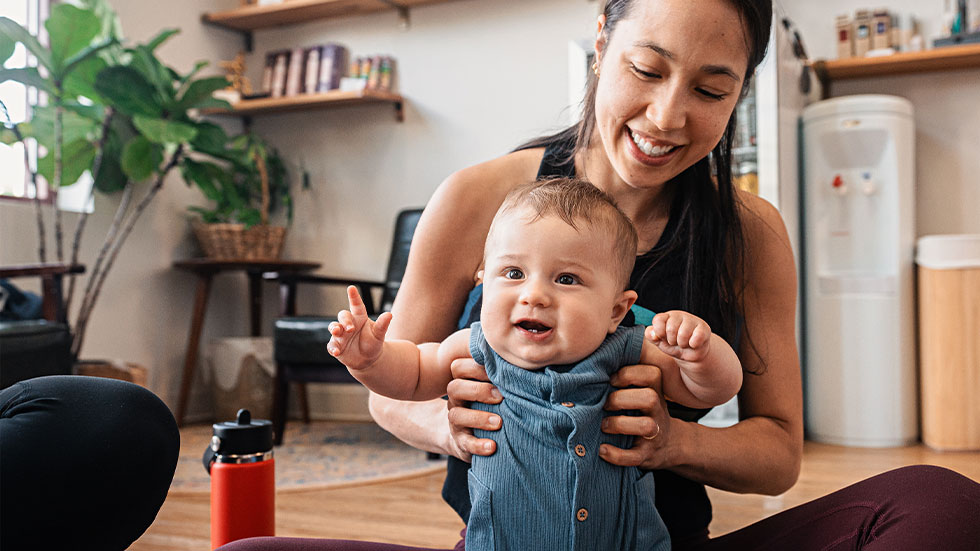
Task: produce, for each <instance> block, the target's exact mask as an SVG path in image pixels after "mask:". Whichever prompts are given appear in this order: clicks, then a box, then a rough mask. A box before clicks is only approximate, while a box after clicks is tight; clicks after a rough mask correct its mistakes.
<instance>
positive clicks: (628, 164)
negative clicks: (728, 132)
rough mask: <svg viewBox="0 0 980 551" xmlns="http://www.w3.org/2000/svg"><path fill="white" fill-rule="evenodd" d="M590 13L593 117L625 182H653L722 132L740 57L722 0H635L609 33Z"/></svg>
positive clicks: (742, 43) (733, 22) (742, 50)
mask: <svg viewBox="0 0 980 551" xmlns="http://www.w3.org/2000/svg"><path fill="white" fill-rule="evenodd" d="M603 25H604V19H603V18H602V17H600V20H599V38H598V39H597V40H596V52H599V81H598V88H597V90H596V105H595V113H596V126H597V130H598V132H599V136H600V138H601V143H602V147H603V148H604V150H605V153H606V155H607V157H608V158H609V160H610V163H611V164H612V167H613V169H614V170H615V171H616V173H617V174H618V175H619V177H620V178H622V179H623V180H624V181H625V182H626V183H627V184H628V185H630V186H632V187H650V186H656V185H660V184H662V183H664V182H666V181H668V180H670V179H671V178H673V177H674V176H676V175H678V174H680V173H681V172H683V171H684V170H685V169H687V168H688V167H690V166H691V165H693V164H694V163H695V162H697V161H698V160H700V159H702V158H703V157H705V156H706V155H708V153H710V152H711V150H712V149H713V148H714V147H715V145H717V144H718V142H719V141H720V140H721V137H722V134H724V131H725V126H726V125H727V124H728V120H729V117H730V116H731V113H732V110H733V109H734V108H735V103H736V102H737V101H738V96H739V92H740V91H741V87H742V78H743V76H744V73H745V68H746V64H747V63H748V52H747V42H746V39H745V33H744V30H743V27H742V25H741V22H740V19H739V15H738V13H737V12H736V11H735V9H734V8H733V7H732V6H731V5H730V4H729V2H728V1H727V0H698V1H697V2H691V1H690V0H637V1H636V2H635V3H634V6H633V8H632V13H631V14H630V15H629V16H628V17H627V18H624V19H622V20H620V21H619V22H618V24H617V25H616V26H615V29H614V30H613V34H612V35H611V36H609V35H608V33H607V34H606V35H605V36H604V35H603V32H604V30H603Z"/></svg>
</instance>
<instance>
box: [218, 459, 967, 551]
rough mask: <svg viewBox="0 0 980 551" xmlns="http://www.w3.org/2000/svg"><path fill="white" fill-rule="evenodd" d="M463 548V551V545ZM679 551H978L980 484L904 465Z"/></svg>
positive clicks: (318, 544) (267, 548)
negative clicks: (853, 550) (730, 550)
mask: <svg viewBox="0 0 980 551" xmlns="http://www.w3.org/2000/svg"><path fill="white" fill-rule="evenodd" d="M463 533H464V534H465V530H464V531H463ZM455 549H456V550H462V549H463V542H462V541H460V542H459V543H458V544H456V547H455ZM674 549H677V550H681V549H683V550H684V551H717V550H728V549H737V550H740V549H752V550H773V551H775V550H780V551H782V550H787V549H790V550H792V551H810V550H814V551H816V550H821V551H827V550H834V551H836V550H844V549H865V550H887V551H902V550H920V549H942V550H944V551H957V550H961V549H962V550H969V551H976V550H977V549H980V484H977V483H976V482H973V481H972V480H970V479H969V478H966V477H964V476H962V475H959V474H957V473H955V472H953V471H951V470H949V469H944V468H941V467H933V466H928V465H917V466H913V467H903V468H901V469H896V470H894V471H889V472H887V473H883V474H880V475H878V476H875V477H872V478H869V479H867V480H863V481H861V482H858V483H856V484H853V485H851V486H848V487H846V488H844V489H842V490H839V491H836V492H834V493H832V494H830V495H827V496H824V497H822V498H819V499H816V500H814V501H811V502H809V503H805V504H803V505H800V506H798V507H794V508H792V509H788V510H786V511H783V512H781V513H778V514H776V515H773V516H771V517H769V518H766V519H763V520H760V521H759V522H756V523H755V524H752V525H749V526H746V527H745V528H742V529H741V530H737V531H735V532H732V533H730V534H726V535H724V536H721V537H718V538H714V539H710V540H706V541H704V542H701V543H697V544H694V545H685V546H684V547H679V546H675V547H674ZM219 550H220V551H341V550H344V551H423V550H422V549H421V548H418V547H406V546H403V545H391V544H379V543H370V542H364V541H346V540H317V539H304V538H251V539H247V540H240V541H236V542H232V543H229V544H228V545H225V546H222V547H220V548H219Z"/></svg>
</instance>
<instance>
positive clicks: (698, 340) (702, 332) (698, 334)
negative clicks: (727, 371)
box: [688, 323, 711, 348]
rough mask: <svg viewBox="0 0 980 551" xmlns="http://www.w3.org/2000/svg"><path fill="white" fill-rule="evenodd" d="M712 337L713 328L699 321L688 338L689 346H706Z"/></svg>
mask: <svg viewBox="0 0 980 551" xmlns="http://www.w3.org/2000/svg"><path fill="white" fill-rule="evenodd" d="M710 338H711V329H710V328H709V327H708V325H707V324H704V323H699V324H697V326H695V327H694V330H693V331H692V332H691V337H690V338H689V339H688V346H689V347H690V348H701V347H702V346H704V345H705V344H706V343H707V342H708V340H709V339H710Z"/></svg>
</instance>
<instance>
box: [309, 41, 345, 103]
mask: <svg viewBox="0 0 980 551" xmlns="http://www.w3.org/2000/svg"><path fill="white" fill-rule="evenodd" d="M346 72H347V48H345V47H344V46H342V45H340V44H324V45H323V46H320V72H319V79H318V82H317V87H316V91H317V92H329V91H330V90H336V89H337V88H340V79H341V77H343V76H344V74H345V73H346Z"/></svg>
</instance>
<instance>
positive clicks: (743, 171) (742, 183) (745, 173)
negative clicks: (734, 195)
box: [735, 161, 759, 195]
mask: <svg viewBox="0 0 980 551" xmlns="http://www.w3.org/2000/svg"><path fill="white" fill-rule="evenodd" d="M735 187H737V188H738V189H741V190H743V191H747V192H749V193H752V194H754V195H758V194H759V165H758V163H756V162H755V161H745V162H742V163H739V165H738V170H737V171H736V173H735Z"/></svg>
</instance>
